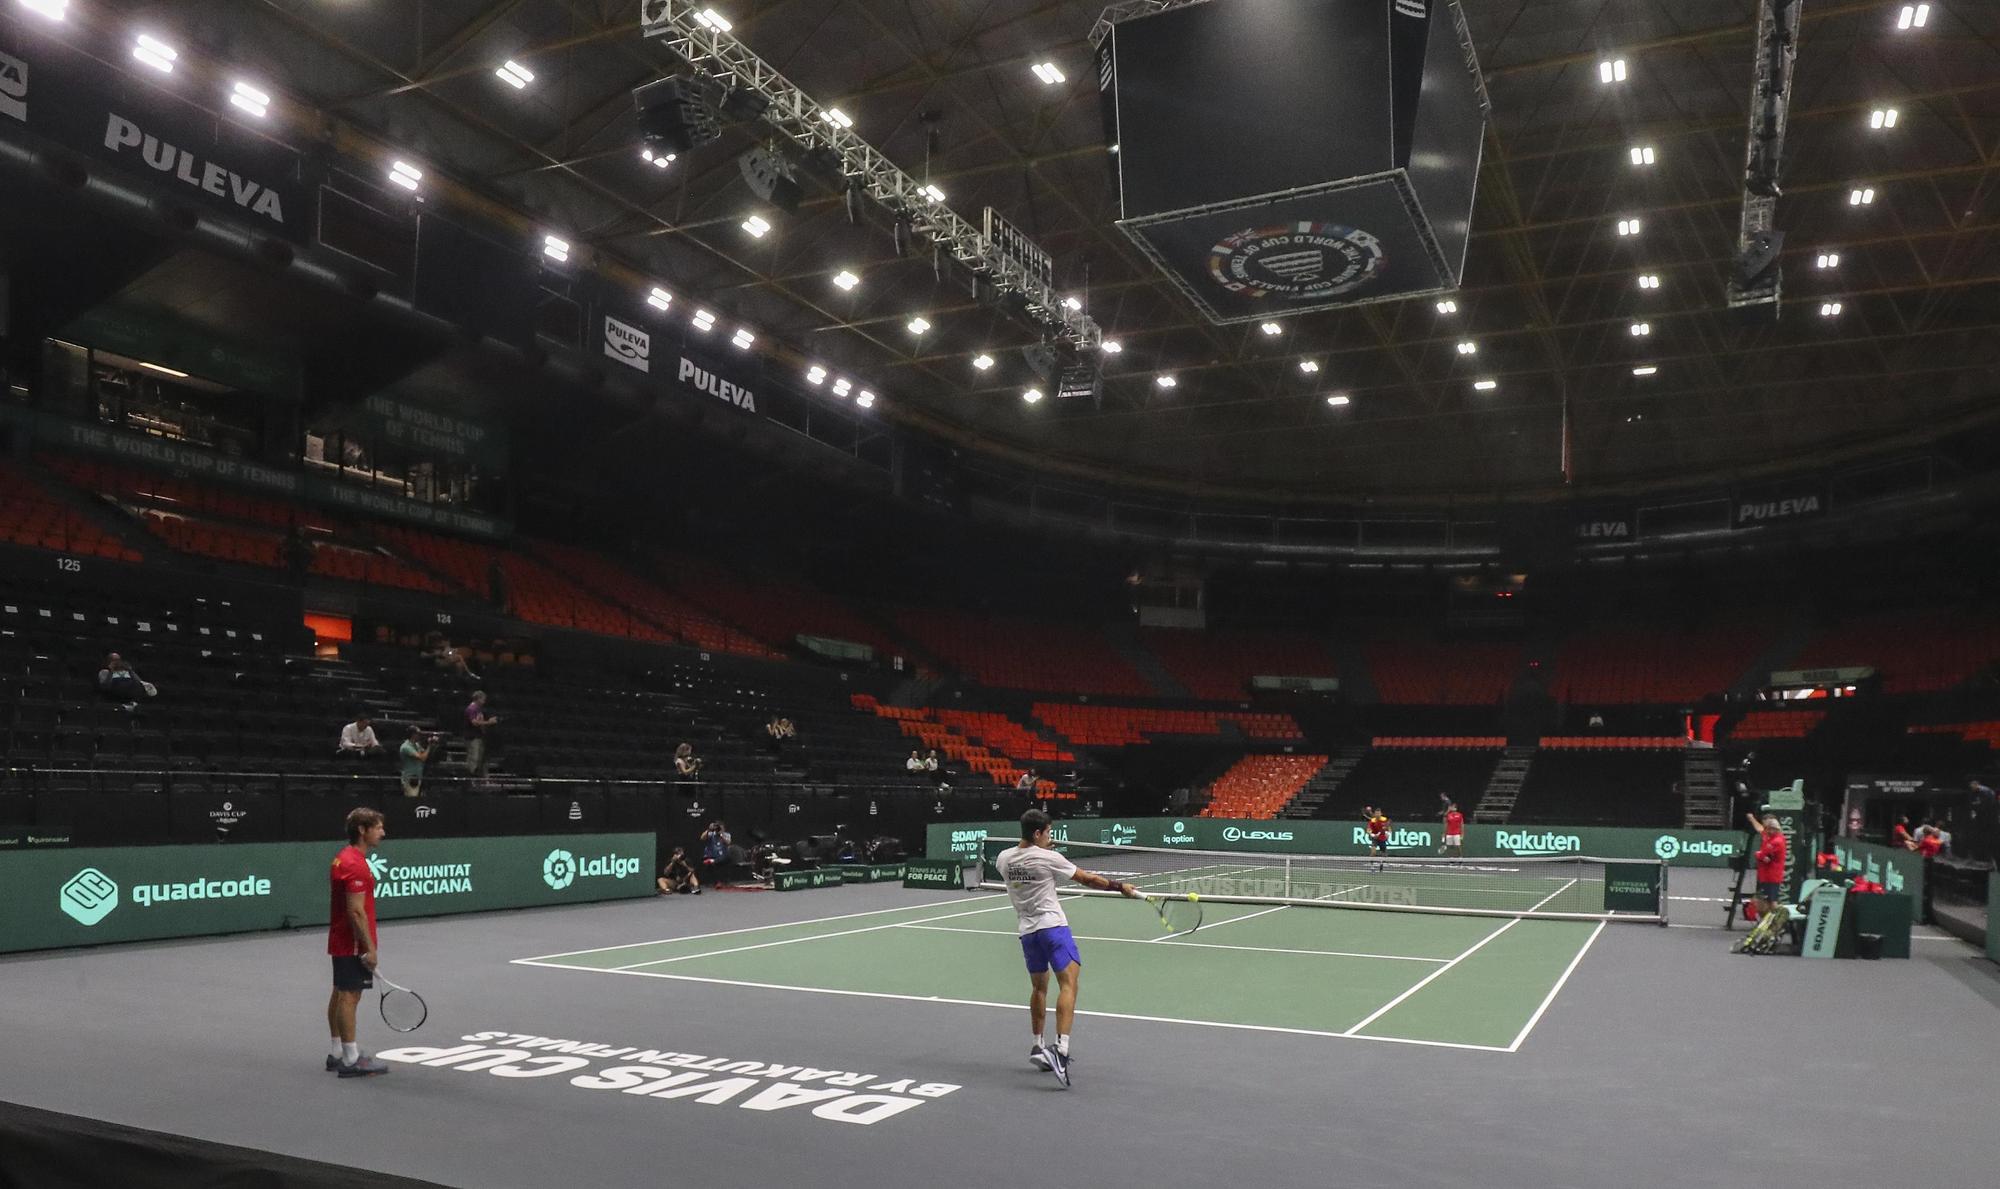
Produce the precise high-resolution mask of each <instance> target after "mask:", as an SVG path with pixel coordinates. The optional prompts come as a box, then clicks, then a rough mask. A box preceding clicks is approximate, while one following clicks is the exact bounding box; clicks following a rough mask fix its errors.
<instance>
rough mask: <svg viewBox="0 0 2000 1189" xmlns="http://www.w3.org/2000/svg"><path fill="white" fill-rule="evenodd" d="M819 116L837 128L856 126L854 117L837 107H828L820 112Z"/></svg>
mask: <svg viewBox="0 0 2000 1189" xmlns="http://www.w3.org/2000/svg"><path fill="white" fill-rule="evenodd" d="M819 118H820V119H822V120H825V121H826V122H827V123H829V124H832V125H833V126H834V127H835V128H852V127H854V117H853V116H850V115H848V114H847V113H846V112H844V111H842V110H840V109H839V108H837V107H829V108H827V109H826V110H825V111H823V112H821V113H819Z"/></svg>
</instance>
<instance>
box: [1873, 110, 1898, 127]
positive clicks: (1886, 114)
mask: <svg viewBox="0 0 2000 1189" xmlns="http://www.w3.org/2000/svg"><path fill="white" fill-rule="evenodd" d="M1896 116H1897V111H1896V109H1895V108H1893V107H1878V108H1876V109H1875V110H1874V111H1871V112H1869V113H1868V126H1869V127H1870V128H1894V127H1895V126H1896Z"/></svg>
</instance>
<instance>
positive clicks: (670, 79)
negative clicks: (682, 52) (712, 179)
mask: <svg viewBox="0 0 2000 1189" xmlns="http://www.w3.org/2000/svg"><path fill="white" fill-rule="evenodd" d="M719 91H720V88H719V87H717V86H716V85H715V84H714V83H712V82H709V81H708V80H706V79H699V78H692V77H686V76H683V75H678V74H670V75H668V76H667V77H666V78H663V79H658V80H655V81H653V82H650V83H647V84H646V85H645V86H642V87H637V88H635V89H634V90H633V91H632V106H633V107H634V108H636V109H637V110H638V112H639V131H640V132H641V133H642V134H644V136H645V138H646V141H647V143H648V144H650V145H652V146H653V147H654V148H655V149H664V150H665V151H667V152H669V153H674V154H676V155H678V154H681V153H687V152H692V151H693V150H694V149H695V147H696V146H698V145H704V144H707V143H708V142H709V141H711V140H714V139H715V138H717V137H718V136H721V135H722V125H721V123H720V122H719V121H718V120H717V119H716V114H715V109H716V104H717V103H718V101H719V100H720V94H719Z"/></svg>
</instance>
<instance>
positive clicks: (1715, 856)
mask: <svg viewBox="0 0 2000 1189" xmlns="http://www.w3.org/2000/svg"><path fill="white" fill-rule="evenodd" d="M1020 834H1021V827H1020V824H1019V823H1018V822H949V823H937V824H933V825H932V826H931V827H930V832H929V836H928V837H927V838H926V840H925V842H926V853H928V854H929V855H930V856H931V857H932V858H939V859H943V858H958V859H975V858H978V857H980V854H981V852H982V849H983V848H984V846H985V843H986V840H987V839H988V837H991V838H993V839H994V840H996V841H1002V842H1007V843H1012V842H1014V841H1017V840H1018V839H1019V838H1020ZM1443 836H1444V828H1443V826H1442V825H1441V824H1440V823H1438V822H1435V821H1428V820H1426V821H1418V822H1409V823H1405V824H1402V825H1397V826H1393V827H1391V829H1390V831H1389V849H1390V852H1391V853H1396V852H1403V853H1413V854H1435V853H1437V850H1438V848H1439V847H1440V846H1441V845H1443ZM1055 837H1056V841H1057V842H1064V841H1072V842H1082V843H1093V844H1097V845H1105V846H1152V847H1187V848H1189V849H1191V850H1244V851H1275V852H1278V853H1282V854H1314V855H1360V854H1366V853H1368V846H1369V843H1368V831H1367V829H1366V828H1365V827H1363V826H1362V824H1361V823H1360V822H1323V821H1303V822H1298V821H1237V820H1229V819H1224V818H1206V817H1203V818H1197V817H1186V818H1170V817H1160V818H1118V819H1112V818H1079V819H1076V820H1073V821H1059V822H1057V823H1056V824H1055ZM1742 847H1743V836H1742V834H1740V833H1734V832H1731V831H1727V830H1652V829H1638V828H1633V827H1623V826H1525V825H1524V826H1513V825H1508V826H1491V825H1474V824H1470V823H1468V824H1467V825H1466V827H1465V853H1466V855H1467V856H1469V857H1480V858H1496V857H1507V856H1513V857H1528V856H1538V855H1540V856H1547V855H1591V856H1594V857H1597V858H1604V859H1664V860H1666V861H1667V862H1669V863H1673V864H1674V865H1676V866H1681V867H1722V866H1726V865H1727V864H1728V862H1729V859H1730V858H1731V857H1732V856H1734V855H1737V854H1740V853H1742Z"/></svg>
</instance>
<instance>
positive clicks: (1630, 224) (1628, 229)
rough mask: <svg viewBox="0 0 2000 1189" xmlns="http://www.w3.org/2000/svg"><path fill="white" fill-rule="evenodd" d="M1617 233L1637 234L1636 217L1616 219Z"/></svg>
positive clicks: (1637, 222) (1637, 224) (1637, 221)
mask: <svg viewBox="0 0 2000 1189" xmlns="http://www.w3.org/2000/svg"><path fill="white" fill-rule="evenodd" d="M1618 234H1619V235H1637V234H1639V220H1637V219H1620V220H1618Z"/></svg>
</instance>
